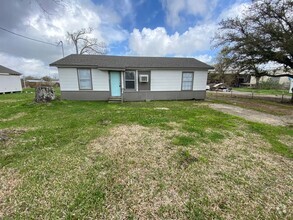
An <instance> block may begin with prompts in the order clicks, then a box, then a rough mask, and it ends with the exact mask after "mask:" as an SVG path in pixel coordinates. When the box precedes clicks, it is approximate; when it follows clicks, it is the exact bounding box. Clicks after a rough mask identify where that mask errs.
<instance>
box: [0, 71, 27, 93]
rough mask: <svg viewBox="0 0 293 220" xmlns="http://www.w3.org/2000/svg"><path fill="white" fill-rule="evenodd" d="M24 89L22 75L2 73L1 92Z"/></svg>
mask: <svg viewBox="0 0 293 220" xmlns="http://www.w3.org/2000/svg"><path fill="white" fill-rule="evenodd" d="M20 91H22V86H21V80H20V76H15V75H8V74H5V75H4V74H1V73H0V93H5V92H20Z"/></svg>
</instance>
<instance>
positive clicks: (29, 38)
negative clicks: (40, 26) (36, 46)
mask: <svg viewBox="0 0 293 220" xmlns="http://www.w3.org/2000/svg"><path fill="white" fill-rule="evenodd" d="M0 29H1V30H3V31H6V32H8V33H11V34H14V35H16V36H19V37H23V38H26V39H28V40H32V41H36V42H39V43H43V44H48V45H51V46H55V47H56V46H58V45H59V44H52V43H49V42H45V41H41V40H38V39H34V38H31V37H27V36H24V35H21V34H17V33H14V32H12V31H9V30H7V29H5V28H3V27H0Z"/></svg>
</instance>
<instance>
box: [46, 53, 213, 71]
mask: <svg viewBox="0 0 293 220" xmlns="http://www.w3.org/2000/svg"><path fill="white" fill-rule="evenodd" d="M50 66H56V67H71V66H72V67H83V66H84V67H95V68H108V69H111V68H112V69H131V68H159V69H164V68H165V69H213V67H211V66H209V65H207V64H205V63H203V62H200V61H199V60H196V59H194V58H177V57H176V58H175V57H134V56H108V55H77V54H72V55H69V56H67V57H64V58H63V59H60V60H57V61H56V62H54V63H51V64H50Z"/></svg>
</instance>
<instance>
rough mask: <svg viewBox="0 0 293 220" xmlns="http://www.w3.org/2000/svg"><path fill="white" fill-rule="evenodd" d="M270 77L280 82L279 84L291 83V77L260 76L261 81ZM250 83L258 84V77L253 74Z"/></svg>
mask: <svg viewBox="0 0 293 220" xmlns="http://www.w3.org/2000/svg"><path fill="white" fill-rule="evenodd" d="M269 79H272V80H274V82H278V83H279V84H285V85H289V84H290V79H289V77H269V76H262V77H261V78H260V80H259V81H260V82H266V81H268V80H269ZM250 84H256V79H255V77H254V76H251V78H250Z"/></svg>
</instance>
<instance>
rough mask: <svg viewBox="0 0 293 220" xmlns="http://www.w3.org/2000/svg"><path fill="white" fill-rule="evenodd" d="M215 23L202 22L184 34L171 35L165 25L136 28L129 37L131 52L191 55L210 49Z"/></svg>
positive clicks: (157, 54)
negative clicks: (152, 27)
mask: <svg viewBox="0 0 293 220" xmlns="http://www.w3.org/2000/svg"><path fill="white" fill-rule="evenodd" d="M215 28H216V26H215V25H214V24H202V25H198V26H195V27H193V28H189V29H188V30H187V31H186V32H184V33H183V34H179V33H178V32H175V33H174V34H172V35H169V34H168V33H167V31H166V29H165V28H164V27H158V28H155V29H149V28H143V29H142V31H139V30H138V29H134V30H133V32H132V33H131V34H130V38H129V49H130V53H131V54H135V55H148V56H166V55H180V56H188V55H189V56H190V55H192V54H194V53H196V52H198V51H204V50H209V49H210V36H212V35H213V33H214V31H215Z"/></svg>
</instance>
